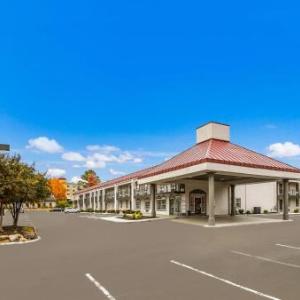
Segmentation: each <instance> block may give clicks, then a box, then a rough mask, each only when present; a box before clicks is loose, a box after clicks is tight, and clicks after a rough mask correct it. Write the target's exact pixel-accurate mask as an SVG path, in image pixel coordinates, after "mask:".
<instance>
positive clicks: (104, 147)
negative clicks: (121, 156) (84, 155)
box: [86, 145, 120, 153]
mask: <svg viewBox="0 0 300 300" xmlns="http://www.w3.org/2000/svg"><path fill="white" fill-rule="evenodd" d="M86 149H87V150H88V151H99V152H102V153H111V152H117V151H120V148H118V147H116V146H111V145H102V146H100V145H88V146H87V147H86Z"/></svg>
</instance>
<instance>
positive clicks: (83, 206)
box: [82, 194, 86, 210]
mask: <svg viewBox="0 0 300 300" xmlns="http://www.w3.org/2000/svg"><path fill="white" fill-rule="evenodd" d="M82 199H83V200H82V209H83V210H86V207H85V194H83V198H82Z"/></svg>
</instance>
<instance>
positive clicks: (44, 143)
mask: <svg viewBox="0 0 300 300" xmlns="http://www.w3.org/2000/svg"><path fill="white" fill-rule="evenodd" d="M26 148H27V149H34V150H39V151H43V152H47V153H60V152H62V151H63V147H62V146H61V145H60V144H59V143H58V142H57V141H56V140H54V139H49V138H48V137H46V136H41V137H37V138H35V139H30V140H29V141H28V145H27V146H26Z"/></svg>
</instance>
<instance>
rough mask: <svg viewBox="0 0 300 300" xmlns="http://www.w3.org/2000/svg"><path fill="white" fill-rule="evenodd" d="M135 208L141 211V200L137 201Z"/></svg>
mask: <svg viewBox="0 0 300 300" xmlns="http://www.w3.org/2000/svg"><path fill="white" fill-rule="evenodd" d="M135 208H136V209H141V200H136V201H135Z"/></svg>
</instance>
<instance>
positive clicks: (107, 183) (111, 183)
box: [78, 167, 154, 194]
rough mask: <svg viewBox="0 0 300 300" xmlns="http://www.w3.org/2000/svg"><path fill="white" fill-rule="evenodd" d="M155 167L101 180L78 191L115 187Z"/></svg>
mask: <svg viewBox="0 0 300 300" xmlns="http://www.w3.org/2000/svg"><path fill="white" fill-rule="evenodd" d="M153 168H154V167H150V168H147V169H143V170H140V171H136V172H133V173H130V174H128V175H124V176H121V177H118V178H115V179H112V180H108V181H105V182H101V183H100V184H97V185H94V186H91V187H88V188H85V189H82V190H80V191H78V193H79V194H80V193H81V192H88V191H91V190H94V189H102V188H105V187H113V186H114V185H115V184H119V183H124V184H125V183H126V182H128V181H130V180H131V179H136V178H139V177H140V176H142V175H143V174H144V173H146V172H148V171H151V169H153Z"/></svg>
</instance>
